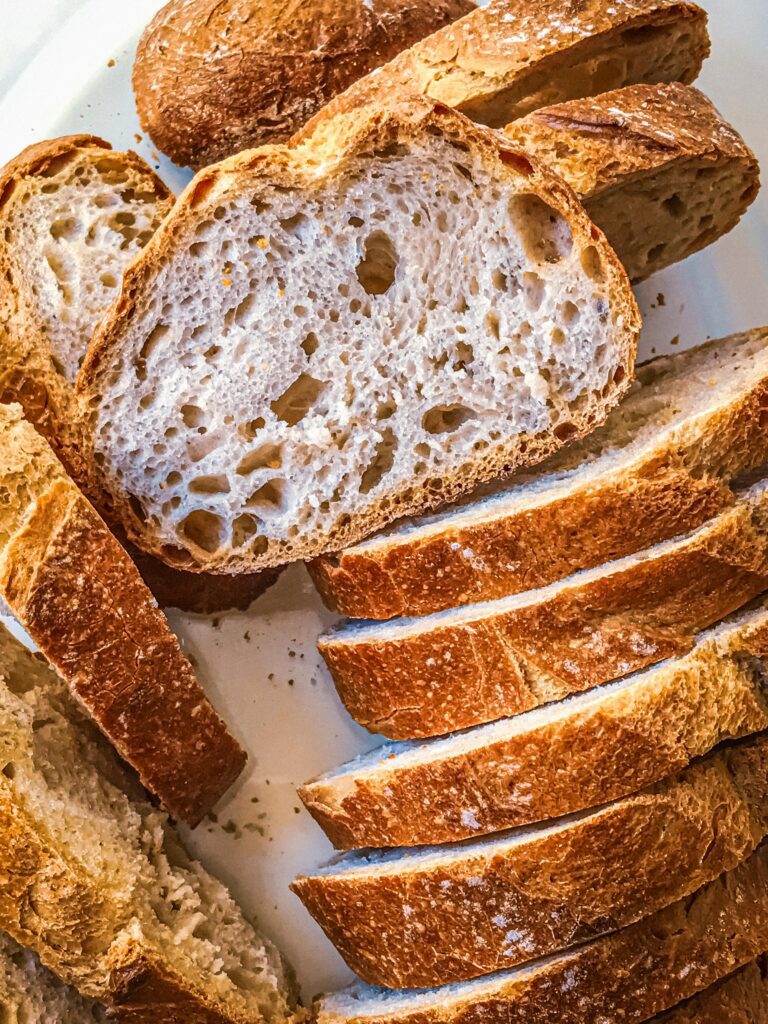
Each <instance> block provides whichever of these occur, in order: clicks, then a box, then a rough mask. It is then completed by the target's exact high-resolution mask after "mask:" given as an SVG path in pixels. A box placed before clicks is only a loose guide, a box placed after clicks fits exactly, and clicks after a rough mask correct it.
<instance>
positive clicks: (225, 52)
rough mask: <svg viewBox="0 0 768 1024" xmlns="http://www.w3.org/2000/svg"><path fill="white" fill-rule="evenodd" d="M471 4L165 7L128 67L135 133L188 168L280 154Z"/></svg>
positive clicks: (276, 1) (375, 1) (384, 0)
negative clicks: (331, 107)
mask: <svg viewBox="0 0 768 1024" xmlns="http://www.w3.org/2000/svg"><path fill="white" fill-rule="evenodd" d="M474 8H475V5H474V3H472V0H436V2H435V0H416V2H413V0H411V2H408V0H367V2H366V0H334V2H329V0H313V2H312V3H300V2H299V3H297V2H296V0H269V2H255V0H225V2H224V3H222V2H221V0H193V2H192V3H190V2H189V0H171V3H168V4H166V5H165V7H163V8H162V10H160V11H159V12H158V14H156V15H155V17H154V18H153V19H152V21H151V22H150V24H149V25H148V26H147V28H146V30H145V31H144V34H143V35H142V37H141V39H140V40H139V45H138V48H137V52H136V60H135V62H134V65H133V86H134V91H135V93H136V105H137V107H138V111H139V117H140V118H141V122H142V126H143V127H144V130H145V131H147V132H148V133H149V135H151V137H152V139H153V141H154V142H155V144H156V145H157V146H158V147H159V148H160V149H161V150H163V152H165V153H167V154H168V155H169V156H170V157H171V159H172V160H174V161H175V162H176V163H178V164H189V165H191V166H192V167H195V168H200V167H204V166H205V165H206V164H210V163H213V162H214V161H216V160H222V159H223V158H224V157H227V156H230V155H232V154H233V153H237V152H239V151H240V150H243V149H250V148H251V147H255V146H261V145H264V144H265V143H268V142H284V141H286V140H287V139H289V138H290V136H291V135H293V133H294V132H295V131H296V130H297V129H298V128H300V127H301V126H302V125H303V124H304V123H305V122H306V121H307V120H308V119H309V118H310V117H311V116H312V115H313V114H315V113H317V111H318V110H320V109H321V108H322V107H323V106H324V105H325V104H326V103H327V102H328V101H329V100H330V99H332V98H333V97H334V96H336V95H337V94H338V93H340V92H343V90H344V89H346V88H347V86H349V85H351V84H352V82H354V81H355V80H356V79H358V78H360V77H361V76H362V75H364V74H367V73H368V72H369V71H371V70H373V68H376V67H379V66H380V65H381V64H384V63H385V62H386V61H388V60H390V59H391V58H392V57H394V56H395V55H396V54H397V53H399V52H400V51H401V50H402V49H403V48H404V47H407V46H410V45H411V44H412V43H415V42H416V41H417V40H419V39H422V38H423V37H424V36H426V35H429V34H430V33H431V32H434V31H436V30H437V29H439V28H441V27H443V26H444V25H447V24H449V23H450V22H451V21H454V20H455V19H456V18H459V17H461V16H462V15H464V14H467V13H468V12H469V11H472V10H474Z"/></svg>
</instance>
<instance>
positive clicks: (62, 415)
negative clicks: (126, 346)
mask: <svg viewBox="0 0 768 1024" xmlns="http://www.w3.org/2000/svg"><path fill="white" fill-rule="evenodd" d="M172 204H173V196H172V195H171V194H170V192H169V191H168V189H167V188H166V187H165V185H164V184H163V182H162V181H161V180H160V179H159V178H158V177H157V175H156V174H155V173H154V171H153V170H152V169H151V168H150V167H149V166H148V165H147V164H146V163H145V162H144V161H143V160H142V159H141V157H139V156H137V155H136V154H135V153H132V152H127V153H116V152H114V151H113V150H112V149H111V147H110V145H109V143H108V142H105V141H104V140H103V139H99V138H96V137H95V136H93V135H69V136H65V137H63V138H58V139H50V140H47V141H45V142H39V143H36V144H35V145H33V146H29V147H27V148H26V149H25V150H24V151H23V152H22V153H20V154H19V155H18V156H17V157H15V158H14V159H13V160H11V161H10V162H9V163H7V164H6V165H5V166H4V167H3V168H2V169H0V401H3V402H19V404H20V405H21V406H22V407H23V409H24V414H25V415H26V417H27V419H28V420H29V421H30V422H31V423H33V424H34V425H35V426H36V427H37V429H38V430H40V431H41V433H43V434H44V435H45V437H46V438H47V439H48V440H49V441H50V443H51V445H52V446H53V448H54V450H55V451H56V453H57V454H58V455H59V457H60V458H61V459H62V460H63V462H64V463H65V465H66V467H67V469H68V470H69V472H70V473H72V474H73V475H74V477H75V479H76V480H77V481H78V483H82V482H83V481H82V473H81V472H80V471H79V469H80V458H79V451H80V440H81V439H80V436H79V429H78V427H79V424H78V422H77V417H76V413H75V410H74V408H73V398H74V385H75V378H76V376H77V371H78V369H79V366H80V363H81V362H82V359H83V357H84V355H85V350H86V348H87V347H88V343H89V342H90V339H91V335H92V334H93V330H94V328H95V326H96V324H97V323H98V321H99V320H100V319H101V317H102V316H103V315H104V312H105V311H106V309H107V308H108V307H109V305H110V303H111V302H112V300H113V299H114V298H115V296H116V295H117V293H118V291H119V289H120V285H121V283H122V278H123V271H124V269H125V267H126V266H127V265H128V263H130V261H131V260H132V259H133V258H134V256H136V254H137V253H138V252H140V251H141V249H142V248H143V247H144V246H145V245H146V243H147V242H148V241H149V239H150V238H151V237H152V235H153V234H154V232H155V230H156V229H157V227H158V225H159V224H160V222H161V221H162V219H163V217H164V216H165V215H166V214H167V213H168V211H169V210H170V208H171V206H172ZM117 533H118V539H120V540H121V541H125V538H124V536H122V535H121V534H120V531H117ZM126 546H128V548H129V554H130V555H131V557H132V558H133V560H134V562H136V564H137V566H138V569H139V572H140V573H141V575H142V577H143V578H144V580H145V582H146V583H147V585H148V586H149V587H150V589H151V590H152V592H153V594H154V595H155V597H156V598H157V599H158V601H159V602H160V604H161V605H163V606H168V605H175V606H177V607H181V608H184V609H185V610H188V611H197V612H208V611H216V610H221V609H224V608H231V607H243V608H244V607H247V606H248V605H249V604H250V603H251V601H253V600H254V598H256V597H257V596H258V595H259V594H260V593H262V592H263V591H264V590H265V589H266V588H267V587H268V586H269V585H270V584H271V583H272V582H274V578H275V574H274V573H271V574H270V573H266V574H264V575H259V576H242V577H240V578H238V579H237V580H235V579H225V578H222V577H218V576H216V577H212V576H210V575H206V576H201V575H199V574H192V573H184V572H182V571H181V570H178V569H171V568H170V567H168V566H166V565H165V564H164V563H162V562H160V561H158V560H157V559H154V558H151V557H150V556H148V555H145V554H143V553H142V552H141V551H139V550H138V549H137V548H136V547H133V546H131V545H126Z"/></svg>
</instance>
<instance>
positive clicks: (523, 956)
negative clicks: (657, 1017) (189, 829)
mask: <svg viewBox="0 0 768 1024" xmlns="http://www.w3.org/2000/svg"><path fill="white" fill-rule="evenodd" d="M766 798H768V738H765V737H762V736H761V737H758V738H756V739H750V740H746V741H743V742H742V743H741V744H739V745H738V746H735V747H733V748H726V749H723V750H721V751H718V752H716V753H714V754H710V755H709V756H708V757H707V758H705V759H704V760H702V761H699V762H697V763H696V764H693V765H690V766H689V767H688V768H686V769H685V770H684V771H682V772H681V773H680V774H679V775H677V776H672V777H671V778H669V779H665V780H664V781H663V782H661V783H658V784H657V785H655V786H653V787H650V788H648V789H645V790H643V791H641V792H640V793H637V794H635V795H633V796H630V797H625V798H623V799H622V800H619V801H616V802H615V803H612V804H607V805H605V806H603V807H600V808H598V809H597V810H595V811H591V812H589V813H587V814H578V815H573V816H571V817H567V818H561V819H558V820H556V821H553V822H547V823H545V824H543V825H541V826H540V827H538V828H534V829H528V830H515V831H512V832H508V833H503V834H501V835H500V836H494V837H491V838H489V839H483V840H479V841H476V842H472V843H461V844H458V845H455V844H448V845H445V846H431V847H424V848H423V849H421V850H405V851H403V850H393V851H386V852H373V853H371V852H362V853H352V854H346V855H345V856H343V857H341V858H340V859H338V860H336V861H335V862H333V863H332V864H330V865H329V866H328V867H327V868H325V869H324V870H321V871H320V872H318V873H317V874H313V875H310V876H305V877H301V878H299V879H297V880H296V881H295V882H294V884H293V889H294V891H295V892H296V893H297V894H298V895H299V896H300V898H301V899H302V901H303V903H304V905H305V906H306V907H307V909H308V910H309V912H310V913H311V914H312V916H313V917H314V918H315V920H316V921H317V922H318V924H319V925H320V926H321V927H322V929H323V930H324V931H325V933H326V935H327V936H328V938H329V939H330V940H331V941H332V942H333V944H334V945H335V946H336V948H337V949H338V951H339V952H340V953H341V955H342V957H343V958H344V960H345V961H346V962H347V964H348V965H349V966H350V967H351V968H352V970H353V971H355V972H356V973H357V974H358V975H359V976H360V977H361V978H362V979H363V980H364V981H366V982H369V983H371V984H377V985H386V986H387V987H389V988H411V987H413V988H421V987H427V986H430V985H440V984H444V983H446V982H453V981H467V980H469V979H470V978H474V977H477V976H478V975H480V974H489V973H491V972H492V971H495V970H498V967H499V964H504V965H505V966H510V967H512V966H514V965H515V964H518V963H522V962H524V961H526V960H532V959H533V958H534V957H539V956H545V955H546V954H548V953H553V952H557V951H558V950H562V949H566V948H568V947H570V946H574V945H576V944H578V943H580V942H584V941H586V940H588V939H591V938H594V937H595V936H597V935H602V934H605V933H606V932H609V931H613V930H615V929H616V928H621V927H623V926H624V925H627V924H629V923H631V922H632V921H637V920H639V919H640V918H641V917H646V916H647V915H648V914H651V913H653V912H654V911H656V910H659V909H660V908H661V907H665V906H668V905H669V904H670V903H673V902H674V901H675V900H677V899H680V898H681V897H683V896H686V895H688V894H689V893H692V892H694V891H695V890H696V889H698V888H700V886H702V885H704V884H706V883H707V882H710V881H712V880H713V879H714V878H716V877H717V876H718V875H719V874H720V873H721V872H723V871H729V870H731V869H732V868H734V867H736V865H737V864H740V863H741V862H742V861H743V860H744V859H745V858H746V857H748V856H749V855H750V854H751V853H752V852H753V851H754V850H755V849H756V848H757V846H759V844H760V843H761V842H762V840H763V837H764V836H765V835H766V833H768V805H766ZM467 813H470V812H467Z"/></svg>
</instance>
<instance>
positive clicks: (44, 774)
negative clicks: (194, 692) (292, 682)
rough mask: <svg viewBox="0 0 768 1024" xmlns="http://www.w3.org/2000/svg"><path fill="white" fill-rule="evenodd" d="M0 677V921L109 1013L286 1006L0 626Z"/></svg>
mask: <svg viewBox="0 0 768 1024" xmlns="http://www.w3.org/2000/svg"><path fill="white" fill-rule="evenodd" d="M0 679H1V680H2V681H1V682H0V759H1V762H2V765H3V768H2V772H1V773H0V822H1V824H2V833H3V836H4V837H5V839H4V842H3V843H2V844H0V927H1V928H3V929H4V930H5V931H7V932H8V933H9V934H10V935H11V936H12V937H13V938H14V939H15V940H16V941H17V942H19V943H20V944H21V945H23V946H25V947H28V948H30V949H33V950H34V951H35V952H37V953H38V954H39V956H40V958H41V960H42V961H43V963H45V964H46V965H47V966H48V967H50V968H51V969H52V970H54V971H55V972H56V973H57V974H58V975H59V977H61V978H62V980H64V981H65V982H67V983H68V984H71V985H74V986H75V987H76V988H78V989H79V991H80V992H81V993H82V994H83V995H84V996H86V997H89V998H92V999H95V1000H97V1001H99V1002H102V1003H104V1004H105V1005H106V1006H107V1007H108V1008H109V1009H110V1010H114V1011H116V1013H117V1015H118V1017H120V1019H125V1020H129V1021H137V1022H141V1024H145V1022H146V1024H150V1022H152V1024H164V1022H168V1024H178V1022H180V1021H184V1022H200V1024H203V1022H206V1024H207V1022H211V1024H213V1022H217V1024H228V1022H232V1024H245V1022H253V1024H262V1022H275V1024H276V1022H282V1021H288V1020H290V1019H291V1017H292V1013H293V1009H292V1006H293V997H292V994H291V983H290V978H289V975H288V974H287V972H286V969H285V968H284V966H283V963H282V961H281V959H280V956H279V954H278V953H277V951H276V950H275V949H274V947H273V946H272V945H271V944H270V943H269V942H268V941H267V940H266V939H263V938H262V937H261V936H260V935H258V933H257V932H256V931H255V930H254V928H253V926H252V925H251V924H250V923H249V922H248V921H247V920H246V919H245V917H244V916H243V915H242V913H241V911H240V909H239V908H238V907H237V906H236V904H235V903H234V901H233V900H232V898H231V896H230V895H229V893H228V892H227V891H226V889H225V888H224V887H223V886H222V885H221V884H220V883H219V882H217V881H216V880H215V879H214V878H212V877H211V876H210V875H209V874H208V873H207V872H206V871H205V870H204V869H203V867H202V866H201V865H200V864H198V863H196V862H195V861H192V860H190V858H189V857H188V856H187V854H186V852H185V850H184V848H183V846H182V843H181V840H180V837H179V836H178V835H177V833H176V832H175V831H174V830H173V829H172V828H171V827H170V825H169V824H168V822H167V820H166V818H165V816H164V815H163V813H162V812H160V811H158V810H157V809H155V808H154V807H152V806H151V805H150V804H149V803H148V802H147V800H146V799H145V797H144V796H143V794H142V793H141V792H140V790H139V788H138V786H137V783H136V782H135V781H134V779H133V777H132V776H131V775H128V774H127V773H126V771H125V769H124V768H123V767H122V765H121V764H120V763H119V762H118V761H117V759H116V758H115V757H114V756H113V754H112V751H111V749H110V748H109V746H108V745H107V744H106V743H104V742H103V740H102V739H101V737H100V736H99V735H98V733H97V732H96V731H95V729H94V728H93V727H92V725H91V724H90V723H89V722H88V721H87V720H86V719H85V718H84V717H83V715H82V714H81V712H80V711H79V709H78V707H77V706H76V705H75V703H74V702H73V700H72V699H71V697H70V695H69V692H68V690H67V687H66V686H65V684H64V682H63V681H62V680H61V679H59V678H58V677H57V676H56V675H55V674H54V673H53V672H52V671H51V670H50V669H49V668H48V667H47V666H45V665H44V664H43V663H42V662H41V661H40V660H38V659H37V658H36V657H35V656H34V655H32V654H31V653H30V652H28V651H27V650H26V649H25V648H23V647H22V646H21V645H20V644H19V643H18V641H16V640H14V639H13V637H11V635H10V634H9V633H8V632H7V631H5V630H3V631H2V634H0ZM214 770H215V769H213V768H212V769H211V771H214Z"/></svg>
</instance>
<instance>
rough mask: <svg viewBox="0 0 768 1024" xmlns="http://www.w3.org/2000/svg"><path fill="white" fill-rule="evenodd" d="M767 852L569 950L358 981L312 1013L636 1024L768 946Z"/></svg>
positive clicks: (381, 1018) (349, 1023) (342, 1021)
mask: <svg viewBox="0 0 768 1024" xmlns="http://www.w3.org/2000/svg"><path fill="white" fill-rule="evenodd" d="M766 886H768V849H767V848H766V847H765V846H762V847H760V849H759V850H758V851H757V852H756V853H755V854H753V856H752V857H751V858H750V859H749V860H747V861H746V862H745V863H743V864H742V865H740V866H739V867H737V868H735V869H734V870H733V871H732V872H729V873H728V874H725V875H721V876H720V878H718V879H717V880H716V881H714V882H711V883H709V885H706V886H704V887H703V888H702V889H700V890H699V891H698V892H697V893H695V894H694V895H693V896H688V897H686V898H684V899H682V900H680V901H679V902H678V903H675V904H673V905H672V906H670V907H667V908H666V909H664V910H661V911H657V913H655V914H653V915H651V916H650V917H648V918H645V919H644V920H642V921H639V922H637V923H636V924H632V925H629V926H627V927H626V928H624V929H622V930H621V931H618V932H614V933H613V934H611V935H607V936H605V937H602V938H599V939H595V940H593V941H591V942H588V943H586V944H585V945H582V946H580V947H579V948H578V949H575V950H573V951H571V952H568V953H564V954H560V955H555V956H550V957H547V958H545V959H543V960H538V961H535V962H534V963H532V964H529V965H526V966H524V967H518V968H513V969H512V970H506V971H504V970H501V971H499V972H498V973H496V974H494V975H491V976H489V977H483V978H479V979H477V980H475V981H471V982H459V983H455V984H453V985H445V986H443V987H442V988H434V989H426V990H423V989H422V990H418V991H413V990H411V991H405V992H393V991H387V990H382V989H377V988H369V987H368V986H366V985H364V984H362V983H358V984H355V985H353V986H351V987H350V988H347V989H345V990H343V991H342V992H338V993H336V994H334V995H328V996H324V997H322V998H321V999H319V1000H318V1002H317V1004H316V1006H315V1015H316V1019H317V1021H318V1024H353V1022H360V1024H362V1022H366V1024H373V1022H377V1024H423V1022H425V1021H429V1022H430V1024H459V1022H468V1021H472V1020H480V1019H482V1020H483V1021H485V1022H487V1024H595V1022H597V1021H601V1020H605V1021H618V1020H620V1021H622V1022H623V1024H640V1022H642V1021H646V1020H648V1019H649V1018H650V1017H652V1016H653V1015H654V1014H657V1013H661V1012H663V1011H664V1010H667V1009H669V1008H671V1007H673V1006H676V1005H677V1004H678V1003H680V1002H682V1000H684V999H687V998H690V997H691V996H692V995H695V994H696V993H697V992H700V991H702V990H703V989H705V988H707V987H708V986H709V985H712V984H713V983H714V982H716V981H718V980H720V979H721V978H724V977H726V976H727V975H728V974H730V973H731V972H733V971H734V970H736V969H738V968H740V967H742V966H745V965H746V964H748V963H749V962H750V961H752V960H753V959H754V958H755V957H756V956H758V955H760V954H762V953H764V952H765V951H766V949H768V904H767V903H766V900H765V892H766Z"/></svg>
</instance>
